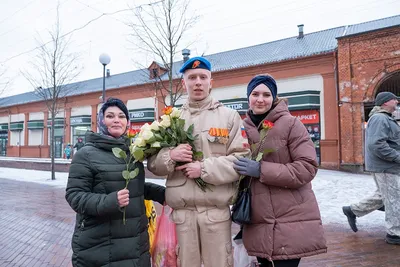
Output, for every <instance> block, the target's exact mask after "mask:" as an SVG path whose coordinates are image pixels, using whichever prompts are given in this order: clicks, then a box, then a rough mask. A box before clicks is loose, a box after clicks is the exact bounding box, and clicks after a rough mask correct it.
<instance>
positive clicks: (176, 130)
mask: <svg viewBox="0 0 400 267" xmlns="http://www.w3.org/2000/svg"><path fill="white" fill-rule="evenodd" d="M163 113H164V115H162V116H161V121H160V122H158V121H154V122H153V123H152V124H148V123H146V124H145V125H143V126H142V128H141V129H140V132H139V134H138V135H137V137H136V139H135V140H134V142H133V144H132V145H131V148H130V150H131V154H132V155H133V156H134V158H135V159H136V160H138V161H143V160H144V159H146V158H148V157H150V156H152V155H154V154H157V153H158V151H160V150H161V148H164V147H176V146H178V145H180V144H189V145H190V146H191V147H192V151H193V160H194V161H196V160H201V159H202V158H203V153H202V152H200V151H196V149H195V146H194V140H195V139H196V138H197V136H193V128H194V125H193V124H192V125H190V126H189V128H188V129H187V130H186V131H185V129H184V127H185V120H184V119H181V118H180V115H181V111H180V110H179V109H178V108H172V107H166V108H164V109H163ZM195 182H196V184H197V185H198V186H199V187H200V188H201V190H203V191H206V189H209V190H211V189H210V187H209V184H207V183H206V182H204V181H203V180H202V179H201V178H196V179H195Z"/></svg>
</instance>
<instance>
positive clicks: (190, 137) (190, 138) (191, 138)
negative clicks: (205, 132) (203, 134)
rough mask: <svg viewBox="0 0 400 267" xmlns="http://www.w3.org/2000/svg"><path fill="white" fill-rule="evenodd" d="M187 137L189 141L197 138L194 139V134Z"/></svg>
mask: <svg viewBox="0 0 400 267" xmlns="http://www.w3.org/2000/svg"><path fill="white" fill-rule="evenodd" d="M186 136H187V139H189V140H190V141H194V140H195V138H194V136H193V135H192V134H189V133H188V134H187V135H186Z"/></svg>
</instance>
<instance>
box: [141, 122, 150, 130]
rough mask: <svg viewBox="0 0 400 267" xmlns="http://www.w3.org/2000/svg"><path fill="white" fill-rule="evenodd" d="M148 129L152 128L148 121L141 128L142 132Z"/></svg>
mask: <svg viewBox="0 0 400 267" xmlns="http://www.w3.org/2000/svg"><path fill="white" fill-rule="evenodd" d="M146 130H150V124H148V123H147V122H146V123H145V124H144V125H143V126H142V127H141V128H140V131H141V132H142V131H146Z"/></svg>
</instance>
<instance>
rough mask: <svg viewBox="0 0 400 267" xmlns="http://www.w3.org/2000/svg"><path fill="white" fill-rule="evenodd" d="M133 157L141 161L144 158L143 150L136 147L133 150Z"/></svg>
mask: <svg viewBox="0 0 400 267" xmlns="http://www.w3.org/2000/svg"><path fill="white" fill-rule="evenodd" d="M133 157H134V158H135V159H136V160H138V161H142V160H143V159H144V152H143V150H142V149H140V148H139V149H136V150H135V151H133Z"/></svg>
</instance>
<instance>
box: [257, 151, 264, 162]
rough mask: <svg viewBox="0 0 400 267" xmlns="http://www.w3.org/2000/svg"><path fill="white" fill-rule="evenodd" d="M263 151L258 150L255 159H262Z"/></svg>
mask: <svg viewBox="0 0 400 267" xmlns="http://www.w3.org/2000/svg"><path fill="white" fill-rule="evenodd" d="M263 155H264V154H263V153H262V152H258V155H257V157H256V161H258V162H259V161H260V160H261V159H262V157H263Z"/></svg>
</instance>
